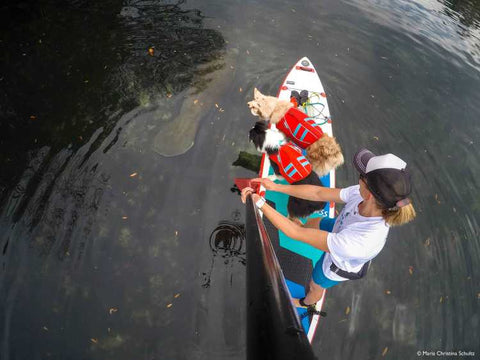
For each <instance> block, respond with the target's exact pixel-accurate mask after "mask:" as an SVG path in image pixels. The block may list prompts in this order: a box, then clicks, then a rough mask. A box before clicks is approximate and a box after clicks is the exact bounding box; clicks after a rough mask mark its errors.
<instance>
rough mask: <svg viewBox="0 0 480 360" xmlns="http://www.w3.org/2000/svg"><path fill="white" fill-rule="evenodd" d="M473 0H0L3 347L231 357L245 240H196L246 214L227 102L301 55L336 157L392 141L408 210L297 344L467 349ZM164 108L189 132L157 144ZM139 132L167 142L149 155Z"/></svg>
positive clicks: (27, 351)
mask: <svg viewBox="0 0 480 360" xmlns="http://www.w3.org/2000/svg"><path fill="white" fill-rule="evenodd" d="M479 11H480V10H479V8H478V5H476V4H475V3H474V2H469V1H456V2H448V1H442V2H438V1H424V2H420V1H414V2H406V1H386V0H383V1H353V2H338V1H321V2H320V3H298V2H293V1H286V2H282V3H278V2H276V1H266V2H264V1H262V2H256V1H250V2H235V1H229V0H227V1H223V2H218V1H210V2H204V1H188V2H180V3H174V2H166V1H124V2H122V1H117V0H110V1H107V2H101V4H95V5H92V4H91V3H89V2H87V1H70V2H68V3H66V4H62V5H59V4H57V3H56V2H53V1H46V0H44V1H40V2H22V3H18V4H17V3H16V2H11V3H10V4H6V5H2V8H1V11H0V13H1V14H2V15H1V16H2V22H1V24H2V25H1V32H0V40H1V42H0V46H1V54H2V55H1V58H0V59H1V60H0V120H1V122H0V124H1V125H0V127H1V135H0V148H1V153H0V161H1V162H0V163H1V166H2V171H1V174H0V199H1V217H0V229H1V235H0V246H1V248H2V250H3V253H2V276H1V277H0V288H1V291H0V299H1V304H2V309H3V310H2V311H1V312H0V320H1V322H0V334H1V349H0V351H1V358H2V359H4V358H5V359H65V358H72V359H84V358H92V359H105V358H115V359H130V358H133V357H135V358H144V359H171V358H175V359H243V358H245V315H246V314H245V267H244V256H243V255H242V251H241V250H237V248H235V246H236V245H235V246H234V245H232V244H227V243H225V242H221V241H220V242H218V241H217V242H216V243H215V241H214V242H213V246H212V241H211V237H210V235H211V234H212V232H214V231H215V229H217V231H218V227H219V226H220V227H221V226H225V224H234V227H235V228H236V229H238V228H241V223H242V221H243V217H244V208H243V205H242V204H241V203H240V201H239V199H238V196H237V195H236V194H235V193H233V192H231V191H230V188H231V186H232V184H233V178H234V177H236V176H237V177H249V176H253V175H254V173H253V172H251V171H249V170H246V169H243V168H239V167H234V166H232V165H231V164H232V163H233V162H234V161H235V159H236V158H237V156H238V154H239V153H240V151H249V152H251V153H254V151H255V150H254V149H253V147H252V146H251V145H250V144H248V140H247V132H248V130H249V128H250V127H251V125H252V123H253V121H254V119H253V118H252V116H251V115H250V112H249V111H248V108H247V107H246V105H245V104H246V101H247V100H249V99H250V97H251V94H252V92H253V88H254V87H258V88H259V89H261V90H262V92H264V93H270V94H275V93H276V91H277V88H278V86H279V84H280V82H281V80H282V79H283V77H284V75H285V74H286V72H287V71H288V68H289V67H290V66H291V65H292V64H293V63H295V62H296V60H297V59H298V58H300V57H302V56H308V57H309V58H310V59H311V60H312V61H313V63H314V64H315V66H316V68H317V70H318V72H319V75H320V77H321V79H322V82H323V84H324V87H325V88H326V91H327V95H328V98H329V104H330V108H331V112H332V118H333V120H334V133H335V135H336V137H337V139H338V141H339V142H340V143H341V144H342V147H343V150H344V152H345V155H346V158H347V159H349V158H351V156H352V154H353V153H354V152H355V151H356V150H357V149H358V148H359V147H363V146H365V147H368V148H369V149H371V150H372V151H374V152H378V153H385V152H393V153H395V154H397V155H399V156H401V157H402V158H403V159H405V160H406V161H407V162H408V163H409V164H410V166H411V168H412V172H413V174H414V181H415V190H414V194H413V199H414V201H415V206H416V208H417V210H418V218H417V219H416V221H415V222H414V223H413V224H411V225H407V226H404V227H401V228H398V229H393V230H392V231H391V234H390V237H389V241H388V243H387V246H386V248H385V249H384V251H383V252H382V253H381V254H380V255H379V256H378V258H377V259H376V260H375V262H374V264H373V267H372V271H371V272H370V274H369V276H368V278H366V279H364V280H361V281H359V282H349V283H348V284H343V285H342V286H338V287H335V288H333V289H332V290H331V291H329V293H328V298H327V302H326V304H325V309H326V311H327V312H328V317H327V318H325V319H324V320H323V321H322V323H321V324H320V326H319V328H318V331H317V335H316V338H315V340H314V343H313V347H314V351H315V353H316V354H317V356H318V357H319V358H329V359H350V358H354V357H355V358H358V359H374V358H384V357H385V358H386V357H390V358H394V359H410V358H414V357H416V356H417V355H416V354H417V351H423V350H431V351H437V350H440V351H451V350H463V351H475V352H476V354H477V355H478V354H480V346H479V342H478V338H479V337H480V311H479V310H480V309H479V307H480V280H479V276H480V274H479V270H478V269H479V268H480V266H479V265H480V264H479V259H480V242H479V240H478V239H479V236H478V235H479V224H478V219H479V218H480V202H479V199H480V197H479V196H478V195H479V194H478V190H477V189H478V188H479V186H480V184H479V180H478V179H479V175H480V165H479V163H480V162H479V156H478V154H479V153H480V148H479V143H478V139H479V138H480V125H479V123H478V119H479V115H480V113H479V110H478V107H477V104H478V103H480V99H479V97H480V95H479V93H478V88H479V85H480V76H479V48H478V44H479V19H480V16H479ZM149 49H153V51H151V53H153V56H152V55H151V54H149ZM216 63H219V64H220V65H219V66H218V67H216V66H213V67H212V66H210V65H209V64H216ZM219 71H223V73H222V74H224V75H222V76H218V74H219ZM212 79H213V80H212ZM202 80H204V81H203V82H202ZM211 84H213V85H214V86H213V87H210V89H209V85H211ZM197 95H198V97H197ZM207 95H208V96H207ZM195 100H198V101H197V102H196V103H195ZM201 103H203V104H204V105H203V106H204V107H203V108H201V109H200V110H199V109H198V108H197V106H202V104H201ZM182 114H189V116H182ZM191 114H195V116H191ZM174 123H175V124H178V125H179V126H178V128H179V129H181V128H182V127H184V128H185V126H186V125H187V124H190V123H191V124H192V126H194V127H196V131H193V132H192V131H190V132H188V131H187V132H186V136H185V137H182V140H185V139H187V137H188V141H186V140H185V143H184V144H183V143H178V142H176V141H172V135H171V134H172V133H169V132H167V131H165V129H169V130H171V129H176V126H172V125H171V124H174ZM186 128H187V129H189V127H188V126H187V127H186ZM169 134H170V135H169ZM174 135H175V136H177V134H174ZM190 140H191V141H190ZM177 143H178V144H177ZM158 144H161V145H160V146H163V148H164V149H167V150H169V149H170V150H171V149H172V148H175V150H177V149H176V147H177V145H178V148H179V149H180V150H181V151H173V150H172V153H171V154H166V155H177V156H168V157H166V156H162V155H159V151H158ZM165 144H167V145H165ZM170 144H173V145H170ZM185 144H186V145H185ZM187 145H189V146H187ZM190 145H191V146H190ZM164 155H165V154H164ZM356 180H357V175H356V174H355V172H354V170H353V167H352V166H351V165H350V164H348V163H347V164H346V165H345V166H344V167H342V168H341V169H339V171H338V173H337V182H338V185H339V186H347V185H349V184H352V183H354V182H355V181H356ZM237 245H238V243H237ZM215 246H217V247H215ZM229 246H233V247H234V248H233V250H232V249H231V248H229ZM212 249H213V250H212Z"/></svg>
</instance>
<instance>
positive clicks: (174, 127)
mask: <svg viewBox="0 0 480 360" xmlns="http://www.w3.org/2000/svg"><path fill="white" fill-rule="evenodd" d="M237 56H238V50H237V49H229V50H227V51H226V52H225V53H223V54H220V55H219V56H218V57H217V58H215V59H214V60H212V61H210V62H208V63H206V64H203V65H201V66H199V67H198V68H197V70H196V71H195V75H194V78H193V81H192V86H191V87H190V88H189V89H188V90H187V91H186V94H185V95H183V96H184V97H185V98H184V100H183V103H182V105H181V108H180V111H179V114H178V116H176V117H175V118H174V119H173V120H172V121H170V122H167V123H164V124H161V125H160V129H159V132H158V134H157V135H156V136H155V138H154V141H153V150H154V151H155V152H157V153H158V154H160V155H163V156H177V155H182V154H184V153H186V152H187V151H188V150H189V149H191V148H192V146H193V145H194V143H195V135H196V134H197V130H198V126H199V124H200V122H201V120H202V119H203V118H204V117H205V115H206V114H207V113H208V112H210V111H211V110H212V109H213V107H214V106H215V104H217V103H219V102H220V100H221V98H222V96H224V93H225V91H226V89H227V88H228V86H229V85H231V84H232V82H233V79H234V77H235V62H236V58H237Z"/></svg>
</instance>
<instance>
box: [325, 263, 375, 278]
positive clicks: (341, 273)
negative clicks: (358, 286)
mask: <svg viewBox="0 0 480 360" xmlns="http://www.w3.org/2000/svg"><path fill="white" fill-rule="evenodd" d="M370 263H371V260H370V261H367V262H366V263H365V264H363V266H362V268H361V269H360V271H359V272H358V273H354V272H348V271H345V270H342V269H340V268H339V267H338V266H337V265H335V264H334V263H333V261H332V265H330V270H332V271H333V272H334V273H335V274H337V275H338V276H341V277H343V278H345V279H348V280H358V279H361V278H363V277H364V276H365V275H367V271H368V267H369V266H370Z"/></svg>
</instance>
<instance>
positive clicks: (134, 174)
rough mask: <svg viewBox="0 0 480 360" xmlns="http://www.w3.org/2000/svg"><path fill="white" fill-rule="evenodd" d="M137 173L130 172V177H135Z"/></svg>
mask: <svg viewBox="0 0 480 360" xmlns="http://www.w3.org/2000/svg"><path fill="white" fill-rule="evenodd" d="M137 175H138V173H136V172H134V173H133V174H130V177H135V176H137Z"/></svg>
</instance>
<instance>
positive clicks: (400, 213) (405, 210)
mask: <svg viewBox="0 0 480 360" xmlns="http://www.w3.org/2000/svg"><path fill="white" fill-rule="evenodd" d="M416 215H417V213H416V212H415V209H414V208H413V205H412V204H411V203H410V204H408V205H405V206H402V207H399V208H395V209H393V210H391V209H382V217H383V219H384V220H385V222H386V223H387V224H388V225H390V226H397V225H403V224H406V223H408V222H410V221H412V220H413V219H415V216H416Z"/></svg>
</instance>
